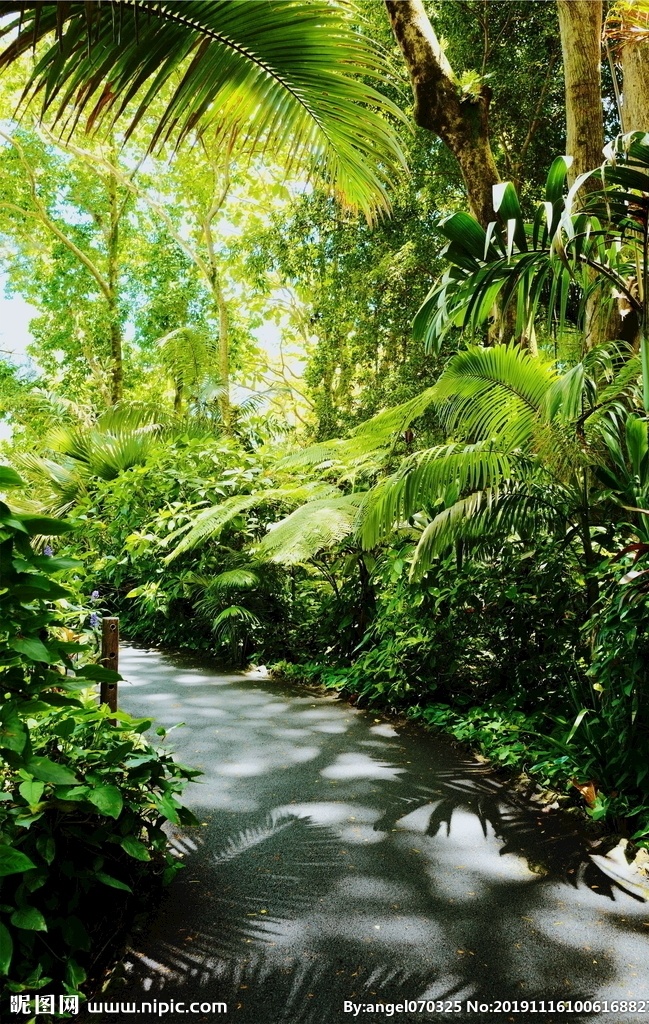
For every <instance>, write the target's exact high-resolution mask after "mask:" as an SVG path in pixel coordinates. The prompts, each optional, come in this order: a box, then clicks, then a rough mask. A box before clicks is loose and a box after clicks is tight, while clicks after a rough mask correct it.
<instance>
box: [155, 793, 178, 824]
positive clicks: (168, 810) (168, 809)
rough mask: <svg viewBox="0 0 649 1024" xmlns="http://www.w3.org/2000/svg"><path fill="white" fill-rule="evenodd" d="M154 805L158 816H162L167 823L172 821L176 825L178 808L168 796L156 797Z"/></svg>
mask: <svg viewBox="0 0 649 1024" xmlns="http://www.w3.org/2000/svg"><path fill="white" fill-rule="evenodd" d="M155 805H156V807H157V808H158V810H159V812H160V814H162V816H163V817H165V818H166V819H167V821H172V822H173V823H174V824H175V825H177V824H178V808H177V807H176V806H175V804H174V802H173V800H172V798H171V797H170V796H161V797H158V798H157V799H156V801H155Z"/></svg>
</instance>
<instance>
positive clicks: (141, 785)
mask: <svg viewBox="0 0 649 1024" xmlns="http://www.w3.org/2000/svg"><path fill="white" fill-rule="evenodd" d="M21 486H23V482H22V480H21V479H20V477H19V476H18V475H17V474H16V473H15V472H14V471H13V470H10V469H8V468H7V467H0V487H1V488H2V490H3V491H5V490H7V489H13V488H19V487H21ZM71 529H72V527H71V525H70V523H68V522H65V521H62V520H60V519H49V518H46V517H44V516H33V515H24V514H20V513H18V512H16V510H15V509H12V508H10V506H9V505H7V504H6V503H5V502H4V501H2V502H0V569H1V572H2V583H3V587H2V593H1V594H0V677H1V679H2V692H3V695H4V699H3V703H2V708H1V709H0V897H1V904H2V905H1V906H0V976H2V977H3V979H4V984H3V998H4V997H6V996H8V994H9V993H10V992H22V991H25V990H26V991H28V992H31V991H34V990H38V989H41V990H45V991H47V990H48V989H50V988H51V987H52V986H53V987H54V988H55V990H57V991H61V989H63V991H66V992H71V993H73V992H77V991H78V990H79V987H80V986H81V985H83V982H84V981H85V979H86V977H87V974H88V972H89V970H93V969H96V968H97V963H98V956H99V954H100V952H101V949H102V948H103V946H104V944H105V941H106V931H107V922H108V920H109V918H110V922H111V923H110V932H109V933H108V934H111V933H113V932H114V930H115V922H116V918H115V916H114V913H115V909H116V905H115V904H116V901H117V910H118V917H117V920H118V922H119V924H120V926H122V925H123V924H124V923H125V921H126V919H127V917H128V900H127V899H126V898H125V897H124V895H123V894H129V893H131V892H132V888H133V887H134V886H135V885H140V886H141V885H142V884H143V883H144V882H145V880H146V878H147V877H149V876H150V875H151V871H152V869H153V870H154V871H155V872H157V873H158V874H159V875H161V874H163V873H164V875H165V877H166V878H170V877H171V876H172V874H173V873H174V871H175V870H176V863H175V861H174V859H173V858H171V857H170V855H168V854H167V839H166V836H165V833H164V832H163V831H162V824H163V823H164V821H166V820H172V821H179V820H180V819H181V818H182V819H183V820H185V821H187V822H191V821H192V820H193V819H192V817H191V815H190V814H189V812H186V811H185V810H184V809H183V808H181V806H180V804H179V802H178V799H177V796H178V794H179V793H180V791H181V789H182V783H183V780H186V779H189V778H191V777H192V776H193V775H194V774H196V773H195V772H193V771H192V770H191V769H186V768H184V767H182V766H180V765H176V764H174V762H173V760H172V758H171V756H170V755H169V754H166V753H165V754H162V753H159V752H157V751H156V750H155V749H154V748H153V747H151V746H150V745H149V744H148V743H147V742H146V741H145V740H144V738H143V736H142V734H143V733H144V732H146V730H147V729H148V728H149V727H150V725H151V722H149V721H147V720H137V719H134V718H131V716H129V715H127V714H125V713H123V712H115V713H114V714H113V715H111V713H110V711H109V710H108V708H107V707H98V706H97V702H96V696H95V694H94V693H93V692H92V691H89V690H84V689H83V688H84V687H90V686H92V684H93V683H94V682H96V681H98V680H107V681H109V682H114V681H116V680H117V679H119V676H118V675H117V673H115V672H113V671H111V670H109V669H107V668H104V667H103V666H100V665H97V664H94V663H93V659H92V655H93V646H94V645H93V644H92V642H90V643H89V642H88V640H89V639H90V637H89V636H88V635H87V634H86V635H84V634H83V633H81V634H80V633H75V632H74V631H72V630H70V629H69V628H68V624H67V620H66V608H67V612H68V614H69V613H70V612H71V611H75V609H74V605H75V604H76V598H77V595H76V594H75V593H74V590H71V589H69V588H67V587H64V586H62V585H61V584H60V583H59V582H58V581H57V579H56V577H57V576H59V574H61V573H62V572H66V571H67V572H68V574H69V573H71V572H75V571H76V570H78V569H79V568H80V565H81V563H79V562H78V561H76V560H74V559H70V558H67V557H60V556H57V557H54V556H52V554H51V553H50V552H49V551H48V550H47V549H44V550H43V552H42V553H39V552H38V551H37V550H35V548H34V545H33V539H34V538H35V537H38V536H42V535H43V534H44V535H46V536H49V537H52V538H53V537H55V536H56V537H57V538H61V537H65V536H66V535H67V534H69V533H70V531H71ZM83 617H84V618H85V617H86V616H85V615H84V616H83ZM111 717H114V718H115V719H116V720H117V724H116V725H114V724H113V723H112V722H111V721H110V718H111ZM109 894H110V895H109ZM45 935H47V937H46V938H45Z"/></svg>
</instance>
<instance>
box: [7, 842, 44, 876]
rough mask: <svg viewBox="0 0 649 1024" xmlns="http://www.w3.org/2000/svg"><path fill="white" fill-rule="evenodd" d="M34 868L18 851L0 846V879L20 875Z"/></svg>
mask: <svg viewBox="0 0 649 1024" xmlns="http://www.w3.org/2000/svg"><path fill="white" fill-rule="evenodd" d="M35 867H36V865H35V864H34V862H33V861H32V860H30V859H29V857H26V856H25V854H24V853H21V852H20V850H12V849H11V847H10V846H5V845H4V844H1V845H0V877H4V876H5V875H21V874H23V872H25V871H31V869H32V868H35Z"/></svg>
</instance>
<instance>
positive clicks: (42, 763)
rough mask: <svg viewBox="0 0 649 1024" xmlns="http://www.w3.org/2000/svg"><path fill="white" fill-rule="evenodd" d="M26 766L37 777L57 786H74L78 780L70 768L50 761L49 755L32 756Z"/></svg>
mask: <svg viewBox="0 0 649 1024" xmlns="http://www.w3.org/2000/svg"><path fill="white" fill-rule="evenodd" d="M26 768H27V771H29V772H31V774H32V775H34V776H35V777H36V778H37V779H40V780H41V781H42V782H51V783H53V784H54V785H55V786H73V785H74V784H75V782H77V781H78V780H77V777H76V775H75V774H74V772H71V771H70V769H69V768H64V766H63V765H62V764H56V762H55V761H50V759H49V757H32V758H30V760H29V761H28V762H27V765H26Z"/></svg>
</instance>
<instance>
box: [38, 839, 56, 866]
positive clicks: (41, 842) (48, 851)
mask: <svg viewBox="0 0 649 1024" xmlns="http://www.w3.org/2000/svg"><path fill="white" fill-rule="evenodd" d="M36 849H37V850H38V852H39V853H40V855H41V857H42V858H43V860H44V861H45V863H46V864H51V863H52V862H53V860H54V857H55V855H56V843H55V841H54V838H53V836H47V835H42V836H39V837H38V839H37V840H36Z"/></svg>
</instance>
